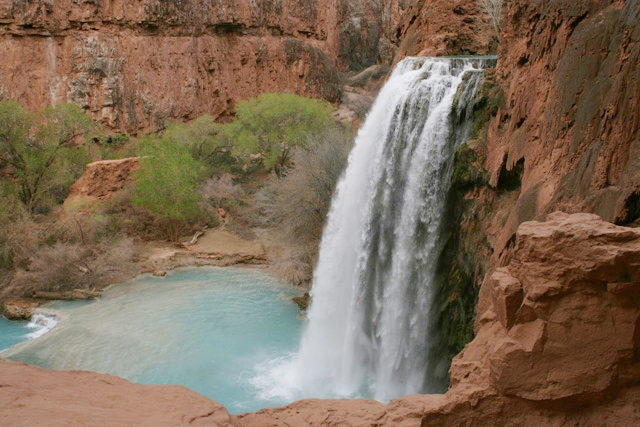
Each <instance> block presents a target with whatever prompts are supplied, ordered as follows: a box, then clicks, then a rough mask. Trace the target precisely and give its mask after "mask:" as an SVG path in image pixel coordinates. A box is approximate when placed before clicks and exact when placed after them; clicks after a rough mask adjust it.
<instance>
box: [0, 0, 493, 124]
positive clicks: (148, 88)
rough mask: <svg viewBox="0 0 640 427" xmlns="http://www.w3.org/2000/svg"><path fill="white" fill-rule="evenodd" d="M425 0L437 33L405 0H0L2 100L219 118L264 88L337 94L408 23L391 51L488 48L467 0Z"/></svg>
mask: <svg viewBox="0 0 640 427" xmlns="http://www.w3.org/2000/svg"><path fill="white" fill-rule="evenodd" d="M429 3H433V4H434V7H433V8H431V9H434V10H435V12H436V14H435V15H434V14H433V13H432V12H429V13H427V14H420V17H419V19H418V20H417V22H418V23H419V24H424V23H425V20H428V31H429V32H431V33H432V34H434V31H441V30H442V31H445V29H446V31H447V32H446V34H445V35H444V36H442V37H441V36H437V37H435V38H434V37H427V40H423V38H422V37H420V36H419V35H416V34H419V33H420V31H421V30H420V29H418V30H414V29H413V27H411V29H409V28H408V27H409V22H413V21H415V20H416V18H414V17H413V15H412V14H413V13H414V12H410V13H409V12H408V10H409V11H413V10H414V9H415V7H416V6H415V5H414V2H411V1H406V0H383V1H375V2H370V1H364V0H337V1H321V0H289V1H287V0H278V1H271V0H258V1H253V0H236V1H231V0H215V1H207V2H204V1H201V0H170V1H164V0H143V1H138V2H126V1H122V0H99V1H75V0H73V1H72V0H56V1H49V0H0V53H1V54H2V59H3V60H2V62H0V99H8V98H16V99H18V100H19V101H20V103H21V104H22V105H23V106H25V107H28V108H30V109H32V110H38V109H40V108H42V107H43V106H46V105H50V104H54V103H57V102H73V103H76V104H78V105H80V106H82V107H83V108H84V109H85V110H87V111H88V112H89V113H90V114H91V115H92V117H94V118H95V119H96V120H98V121H100V122H101V123H102V124H103V125H104V126H105V127H107V128H109V129H112V130H114V131H120V132H125V133H136V132H138V131H154V130H159V129H162V128H163V127H164V125H165V122H166V121H185V120H191V119H193V118H196V117H198V116H200V115H202V114H205V113H208V114H211V115H213V116H214V117H221V118H222V119H224V118H225V117H227V116H229V115H230V114H232V113H233V111H234V110H233V109H234V105H235V103H236V101H238V100H240V99H246V98H250V97H253V96H256V95H258V94H260V93H264V92H289V93H296V94H300V95H305V96H312V97H321V98H324V99H326V100H328V101H330V102H334V103H338V102H339V101H340V100H341V97H342V94H343V81H344V76H345V75H347V76H348V75H351V74H353V73H356V72H358V71H361V70H363V69H365V68H367V67H369V66H371V65H374V64H382V65H390V64H391V63H392V62H393V60H394V58H395V57H396V51H397V49H398V45H399V44H400V43H401V41H402V40H405V39H407V34H408V33H407V32H408V31H409V32H410V33H411V34H412V36H411V37H409V38H408V39H410V40H411V43H409V44H408V45H406V46H404V47H402V49H401V52H402V53H401V55H400V56H404V55H406V54H417V53H421V54H444V53H449V54H450V53H459V52H478V51H479V49H480V50H482V49H485V48H486V46H485V45H486V43H484V42H483V41H482V40H484V39H482V40H477V39H475V38H473V37H472V34H473V33H474V31H476V29H477V28H476V27H477V26H476V25H475V24H474V22H475V21H476V17H475V15H477V13H478V11H477V8H476V7H474V6H472V7H470V8H467V7H466V6H464V4H465V3H468V4H474V2H469V1H468V0H467V1H465V0H458V1H456V2H454V3H455V4H452V5H449V4H447V5H445V4H444V3H442V4H440V3H441V2H438V1H436V2H429ZM415 13H418V12H415ZM435 22H438V23H435ZM469 23H470V24H469ZM425 25H426V24H425ZM483 28H484V27H483ZM458 33H460V34H462V35H461V36H459V35H458ZM485 38H486V37H485ZM420 43H428V45H429V46H430V47H429V48H424V47H423V48H420V49H418V48H417V47H416V46H417V45H418V44H420Z"/></svg>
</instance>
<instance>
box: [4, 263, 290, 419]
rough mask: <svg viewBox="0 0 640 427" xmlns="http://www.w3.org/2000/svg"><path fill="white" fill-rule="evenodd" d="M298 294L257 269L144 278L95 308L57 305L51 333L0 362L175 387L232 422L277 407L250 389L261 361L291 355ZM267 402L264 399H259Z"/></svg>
mask: <svg viewBox="0 0 640 427" xmlns="http://www.w3.org/2000/svg"><path fill="white" fill-rule="evenodd" d="M299 294H300V290H299V289H295V288H291V287H288V286H284V285H282V284H279V283H278V282H277V281H275V280H274V279H272V278H270V277H269V276H267V275H265V274H264V273H261V272H259V271H255V270H249V269H235V268H197V269H184V270H178V271H174V272H171V273H169V274H168V275H167V276H166V277H162V278H156V277H150V276H144V277H141V278H138V279H136V280H134V281H132V282H130V283H127V284H124V285H119V286H116V287H113V288H111V289H109V290H108V291H107V292H105V293H104V295H103V297H102V298H101V299H100V300H98V301H95V302H89V303H87V302H59V303H56V304H54V305H52V306H50V309H52V310H55V311H56V312H57V313H58V315H59V318H60V320H59V324H58V326H57V327H56V328H54V329H53V330H52V331H51V332H49V333H48V334H46V335H44V336H43V337H41V338H39V339H37V340H34V341H29V342H26V343H22V344H19V345H17V346H16V347H14V348H12V349H10V350H8V351H6V352H5V353H3V356H4V357H6V358H8V359H11V360H20V361H24V362H27V363H32V364H35V365H38V366H42V367H46V368H52V369H84V370H91V371H96V372H101V373H109V374H113V375H118V376H120V377H123V378H126V379H128V380H130V381H135V382H139V383H143V384H181V385H184V386H186V387H188V388H190V389H192V390H195V391H197V392H199V393H201V394H203V395H205V396H208V397H210V398H211V399H213V400H216V401H218V402H220V403H222V404H223V405H225V406H226V407H227V409H228V410H229V412H231V413H240V412H246V411H255V410H257V409H260V408H264V407H269V406H278V405H282V404H285V403H288V402H286V401H278V400H269V399H268V398H264V397H262V396H259V393H258V391H257V390H255V389H254V387H253V386H252V385H251V381H252V379H253V378H254V377H255V376H256V375H257V369H258V367H259V366H260V365H262V364H264V363H265V362H266V361H269V360H273V359H276V358H279V357H285V356H287V355H288V354H290V353H292V352H294V351H296V350H297V347H298V343H299V339H300V335H301V329H302V320H301V319H300V318H299V310H298V308H297V307H296V306H295V305H294V304H292V303H291V302H290V298H291V297H292V296H295V295H299ZM265 399H266V400H265Z"/></svg>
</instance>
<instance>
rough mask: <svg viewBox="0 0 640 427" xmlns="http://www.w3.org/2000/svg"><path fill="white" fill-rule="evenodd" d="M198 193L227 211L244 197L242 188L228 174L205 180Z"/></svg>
mask: <svg viewBox="0 0 640 427" xmlns="http://www.w3.org/2000/svg"><path fill="white" fill-rule="evenodd" d="M198 191H199V192H200V194H202V197H203V198H204V199H205V200H210V201H213V203H214V206H215V207H216V208H225V209H228V208H229V205H233V204H235V203H236V201H237V200H238V199H240V198H242V197H243V196H244V191H243V190H242V187H241V186H240V185H238V184H235V183H234V182H233V176H232V175H231V174H228V173H225V174H222V175H220V176H217V177H213V178H209V179H207V180H205V181H204V182H203V183H202V184H200V185H199V186H198ZM225 202H226V203H225Z"/></svg>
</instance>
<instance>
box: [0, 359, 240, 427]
mask: <svg viewBox="0 0 640 427" xmlns="http://www.w3.org/2000/svg"><path fill="white" fill-rule="evenodd" d="M0 372H2V375H1V376H0V424H2V425H6V426H16V427H17V426H32V425H82V426H96V427H97V426H124V425H153V426H167V427H169V426H171V427H173V426H192V425H200V426H215V427H224V426H230V425H231V424H230V422H229V414H228V413H227V411H226V410H225V409H224V407H223V406H222V405H220V404H218V403H215V402H212V401H211V400H209V399H207V398H206V397H203V396H201V395H199V394H197V393H195V392H193V391H191V390H188V389H186V388H184V387H180V386H164V385H162V386H144V385H140V384H132V383H130V382H128V381H125V380H123V379H121V378H117V377H113V376H110V375H102V374H96V373H93V372H81V371H47V370H44V369H40V368H37V367H35V366H30V365H26V364H23V363H15V362H5V361H2V360H0Z"/></svg>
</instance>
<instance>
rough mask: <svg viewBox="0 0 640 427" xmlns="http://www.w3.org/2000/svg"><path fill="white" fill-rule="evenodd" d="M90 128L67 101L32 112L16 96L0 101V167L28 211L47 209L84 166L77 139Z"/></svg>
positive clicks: (83, 151) (59, 199) (86, 158)
mask: <svg viewBox="0 0 640 427" xmlns="http://www.w3.org/2000/svg"><path fill="white" fill-rule="evenodd" d="M92 128H93V123H92V121H91V119H90V118H89V116H87V115H86V114H84V112H83V110H82V109H81V108H80V107H77V106H75V105H73V104H60V105H56V106H52V107H47V108H45V109H43V110H42V111H41V112H40V113H39V114H37V115H34V114H32V113H30V112H28V111H27V110H25V109H23V108H22V107H21V106H20V105H19V104H18V103H17V102H16V101H13V100H10V101H3V102H0V169H5V171H6V172H8V174H9V176H10V177H11V179H12V181H13V182H15V184H16V187H15V190H16V195H17V196H18V197H19V198H20V200H21V201H22V202H23V203H24V204H25V206H26V207H27V209H28V210H29V212H32V213H33V212H36V211H38V212H44V213H46V212H48V210H49V209H50V208H51V206H52V205H53V204H55V203H60V202H62V201H63V200H64V198H65V197H66V195H67V191H68V188H69V186H70V185H71V184H72V183H73V182H74V181H75V180H76V179H77V178H78V177H79V176H80V175H81V174H82V173H83V172H84V166H85V165H86V164H87V163H88V162H89V161H90V157H89V152H88V150H87V149H86V147H85V146H84V144H82V141H80V140H79V139H80V138H81V137H82V136H83V135H85V134H87V133H88V132H89V131H90V130H91V129H92Z"/></svg>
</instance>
